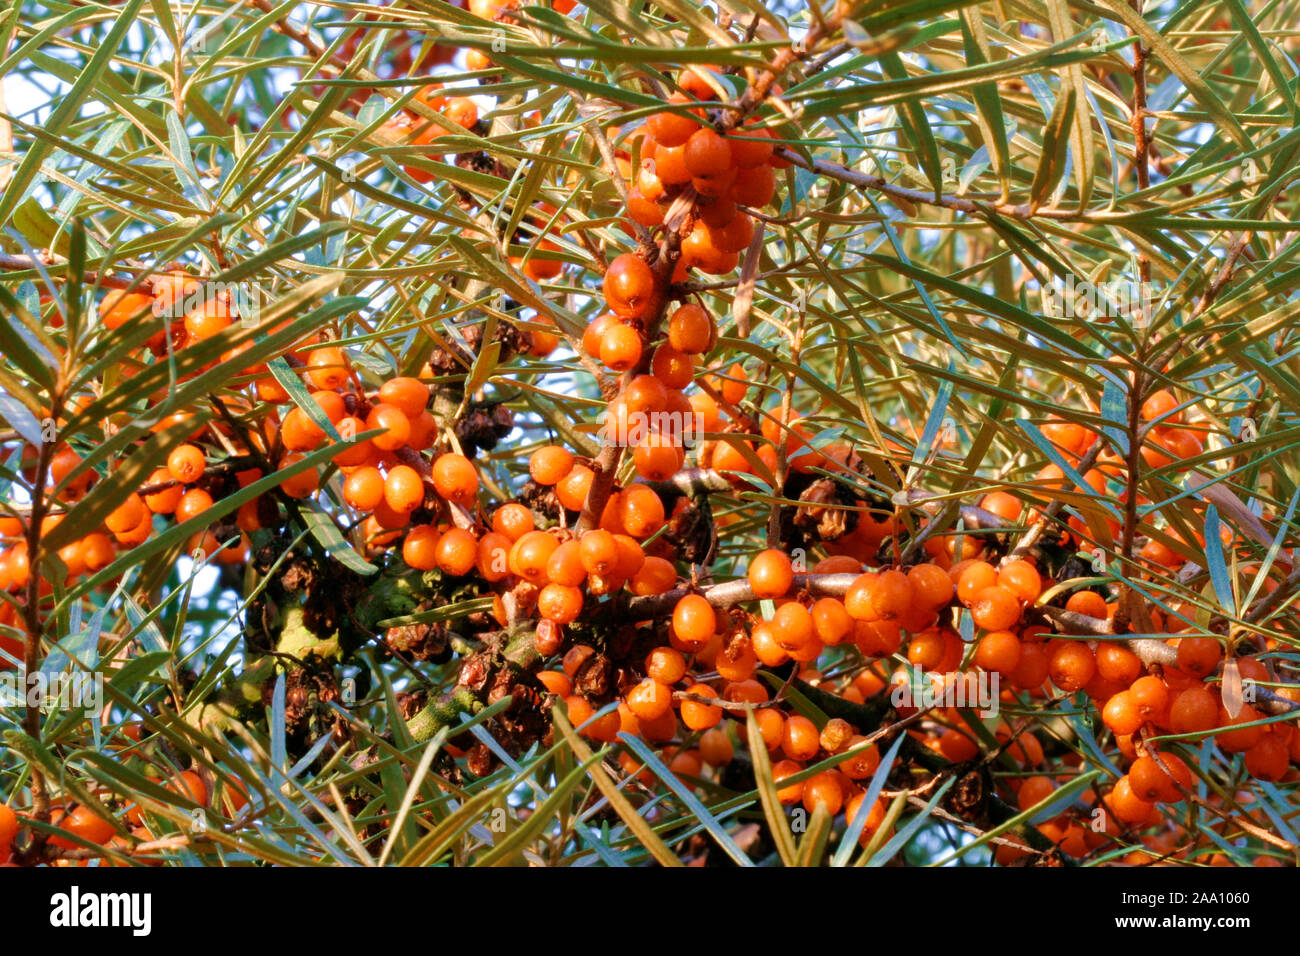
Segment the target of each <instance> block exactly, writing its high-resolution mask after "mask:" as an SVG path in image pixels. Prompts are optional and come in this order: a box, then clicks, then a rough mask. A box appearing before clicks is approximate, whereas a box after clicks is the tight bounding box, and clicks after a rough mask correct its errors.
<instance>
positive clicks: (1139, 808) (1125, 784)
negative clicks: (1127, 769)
mask: <svg viewBox="0 0 1300 956" xmlns="http://www.w3.org/2000/svg"><path fill="white" fill-rule="evenodd" d="M1105 802H1106V806H1107V807H1109V808H1110V811H1111V813H1113V814H1115V819H1116V820H1118V821H1119V822H1120V823H1127V824H1129V825H1133V824H1138V823H1143V822H1145V821H1146V820H1148V819H1150V817H1151V812H1152V811H1153V810H1154V809H1155V806H1154V805H1153V804H1151V803H1148V802H1147V801H1146V800H1143V799H1141V798H1140V797H1138V795H1137V794H1136V793H1134V792H1133V788H1132V784H1131V783H1130V782H1129V778H1128V777H1127V776H1123V777H1120V778H1119V780H1117V781H1116V782H1115V786H1114V787H1113V788H1112V789H1111V791H1110V793H1109V794H1107V796H1106V800H1105Z"/></svg>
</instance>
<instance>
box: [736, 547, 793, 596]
mask: <svg viewBox="0 0 1300 956" xmlns="http://www.w3.org/2000/svg"><path fill="white" fill-rule="evenodd" d="M747 577H748V579H749V586H750V588H751V589H752V590H753V592H754V596H755V597H756V598H760V599H764V598H779V597H784V596H785V595H786V594H787V593H788V592H789V590H790V588H791V586H792V585H793V584H794V569H793V568H792V567H791V565H790V558H789V557H788V556H787V555H786V554H785V552H784V551H777V550H775V549H773V548H769V549H767V550H766V551H760V552H759V553H758V554H756V555H755V556H754V560H753V561H751V562H750V563H749V571H748V572H747Z"/></svg>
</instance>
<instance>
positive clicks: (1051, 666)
mask: <svg viewBox="0 0 1300 956" xmlns="http://www.w3.org/2000/svg"><path fill="white" fill-rule="evenodd" d="M1096 670H1097V661H1096V658H1094V657H1093V655H1092V651H1091V650H1090V649H1089V647H1088V645H1087V644H1085V643H1083V642H1082V641H1053V642H1052V645H1051V646H1050V649H1049V650H1048V673H1049V674H1050V676H1051V678H1052V683H1054V684H1055V685H1056V686H1057V687H1059V688H1061V690H1063V691H1065V692H1066V693H1071V694H1072V693H1074V692H1075V691H1076V690H1080V689H1081V688H1083V687H1084V686H1085V685H1086V684H1087V683H1088V681H1090V680H1092V675H1093V674H1094V673H1096Z"/></svg>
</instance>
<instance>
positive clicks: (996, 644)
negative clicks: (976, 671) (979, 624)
mask: <svg viewBox="0 0 1300 956" xmlns="http://www.w3.org/2000/svg"><path fill="white" fill-rule="evenodd" d="M975 663H976V664H978V665H979V666H980V667H982V668H984V669H985V670H986V671H996V672H997V673H999V674H1011V673H1014V672H1015V669H1016V668H1017V667H1018V666H1019V665H1020V638H1018V637H1017V636H1016V635H1015V634H1014V633H1012V632H1011V631H989V633H987V634H985V635H984V636H983V637H982V638H980V641H979V643H978V644H977V645H976V646H975Z"/></svg>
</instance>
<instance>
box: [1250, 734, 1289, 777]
mask: <svg viewBox="0 0 1300 956" xmlns="http://www.w3.org/2000/svg"><path fill="white" fill-rule="evenodd" d="M1245 762H1246V772H1247V773H1249V774H1250V775H1251V776H1252V777H1256V778H1258V779H1260V780H1273V781H1276V780H1281V779H1282V777H1283V776H1284V775H1285V774H1286V772H1287V771H1288V770H1289V769H1290V766H1291V754H1290V751H1289V749H1288V748H1287V745H1286V744H1285V743H1284V742H1283V741H1282V738H1281V737H1280V736H1278V735H1277V734H1276V733H1266V734H1264V735H1263V736H1262V737H1261V738H1260V740H1259V742H1258V743H1256V744H1255V745H1254V746H1253V747H1250V748H1249V749H1247V750H1246V752H1245Z"/></svg>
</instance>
